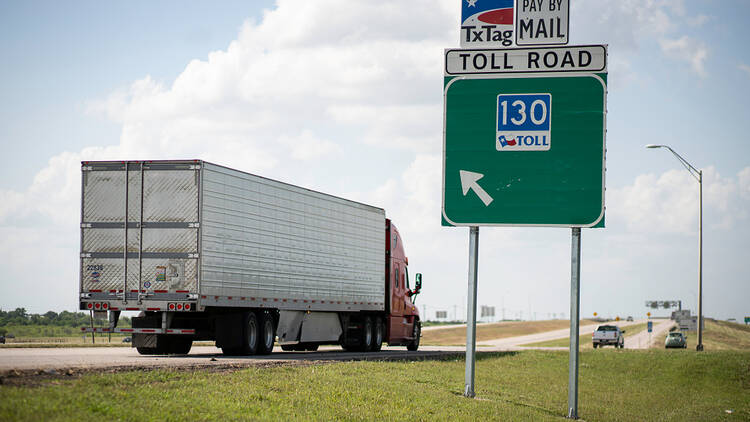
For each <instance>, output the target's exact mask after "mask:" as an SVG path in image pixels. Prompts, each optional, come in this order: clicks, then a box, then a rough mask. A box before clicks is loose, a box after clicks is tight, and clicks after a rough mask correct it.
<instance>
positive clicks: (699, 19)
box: [687, 15, 712, 27]
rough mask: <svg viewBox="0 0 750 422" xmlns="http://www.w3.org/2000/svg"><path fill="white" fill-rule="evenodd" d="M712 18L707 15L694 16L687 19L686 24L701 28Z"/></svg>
mask: <svg viewBox="0 0 750 422" xmlns="http://www.w3.org/2000/svg"><path fill="white" fill-rule="evenodd" d="M711 19H712V18H711V17H710V16H708V15H696V16H693V17H690V18H688V19H687V23H688V25H690V26H694V27H701V26H703V25H705V24H706V22H708V21H710V20H711Z"/></svg>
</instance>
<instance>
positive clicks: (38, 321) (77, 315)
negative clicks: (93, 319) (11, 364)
mask: <svg viewBox="0 0 750 422" xmlns="http://www.w3.org/2000/svg"><path fill="white" fill-rule="evenodd" d="M89 324H90V320H89V313H88V312H70V311H62V312H59V313H58V312H55V311H47V312H45V313H43V314H30V313H28V312H27V311H26V309H25V308H16V309H15V310H12V311H4V310H2V309H0V335H2V331H5V327H8V326H12V325H37V326H57V327H74V328H78V327H82V326H85V325H89ZM120 325H126V326H129V325H130V318H128V317H126V316H121V317H120Z"/></svg>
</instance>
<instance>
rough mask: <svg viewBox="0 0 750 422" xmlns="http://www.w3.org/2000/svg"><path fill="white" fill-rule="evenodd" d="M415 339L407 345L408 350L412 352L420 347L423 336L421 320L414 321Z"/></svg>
mask: <svg viewBox="0 0 750 422" xmlns="http://www.w3.org/2000/svg"><path fill="white" fill-rule="evenodd" d="M413 335H414V340H412V341H410V342H409V344H407V345H406V350H408V351H410V352H416V351H417V349H419V338H420V337H422V324H420V323H419V321H414V332H413Z"/></svg>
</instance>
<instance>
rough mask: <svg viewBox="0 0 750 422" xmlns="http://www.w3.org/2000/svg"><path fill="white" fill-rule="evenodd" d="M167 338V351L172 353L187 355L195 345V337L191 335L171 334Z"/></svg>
mask: <svg viewBox="0 0 750 422" xmlns="http://www.w3.org/2000/svg"><path fill="white" fill-rule="evenodd" d="M169 337H170V338H168V339H167V353H169V354H170V355H187V354H188V353H190V349H191V348H192V347H193V338H192V337H190V336H183V335H179V336H169Z"/></svg>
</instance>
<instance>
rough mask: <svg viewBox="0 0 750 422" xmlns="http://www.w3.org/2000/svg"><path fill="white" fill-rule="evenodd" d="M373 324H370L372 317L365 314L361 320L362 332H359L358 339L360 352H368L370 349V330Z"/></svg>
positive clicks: (371, 342)
mask: <svg viewBox="0 0 750 422" xmlns="http://www.w3.org/2000/svg"><path fill="white" fill-rule="evenodd" d="M372 327H373V324H372V318H370V317H369V316H366V317H365V319H364V320H363V321H362V332H361V333H360V337H359V341H360V346H359V349H360V351H362V352H369V351H372V345H373V340H374V339H373V337H374V336H373V335H372V334H373V332H372V331H373V330H372Z"/></svg>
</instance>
